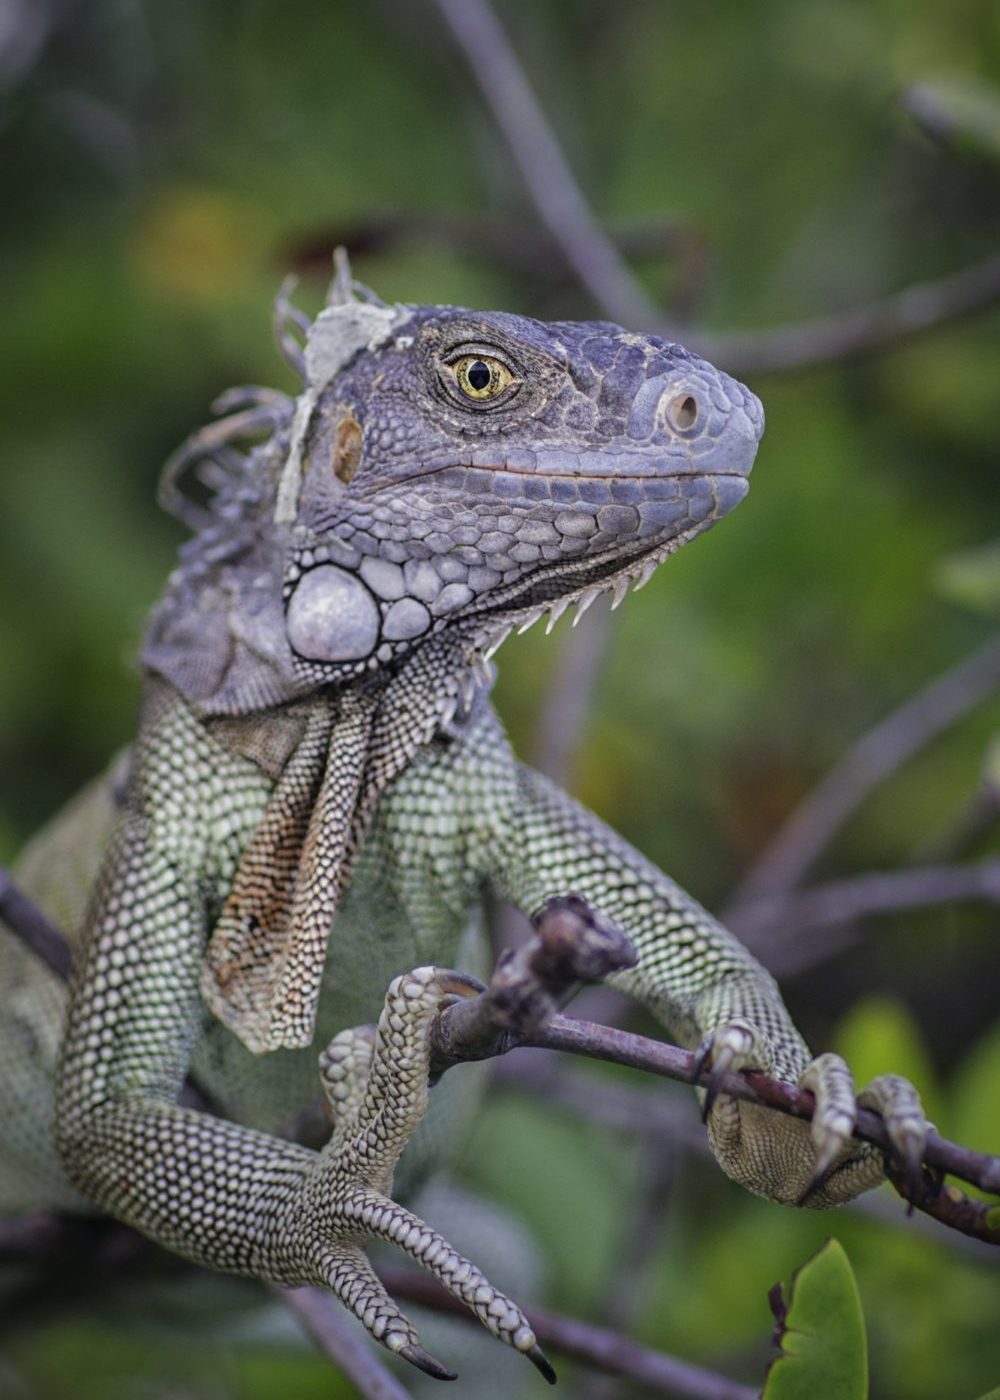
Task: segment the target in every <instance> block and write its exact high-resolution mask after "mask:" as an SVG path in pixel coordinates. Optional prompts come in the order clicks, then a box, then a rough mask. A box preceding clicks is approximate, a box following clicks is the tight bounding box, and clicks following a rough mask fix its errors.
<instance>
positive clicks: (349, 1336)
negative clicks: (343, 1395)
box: [269, 1284, 476, 1400]
mask: <svg viewBox="0 0 1000 1400" xmlns="http://www.w3.org/2000/svg"><path fill="white" fill-rule="evenodd" d="M269 1291H270V1292H271V1293H272V1294H273V1295H274V1297H275V1298H277V1300H278V1301H279V1302H281V1303H283V1304H284V1305H285V1307H286V1308H288V1309H289V1311H290V1312H293V1313H294V1314H295V1316H296V1317H297V1318H298V1320H299V1322H300V1323H301V1324H302V1327H303V1329H304V1330H305V1332H306V1333H307V1334H308V1335H309V1336H310V1337H311V1338H312V1340H313V1341H314V1342H315V1343H316V1345H317V1347H318V1348H319V1350H320V1351H321V1352H322V1353H323V1355H324V1356H325V1357H326V1358H327V1359H328V1360H329V1361H332V1362H333V1364H334V1365H335V1366H336V1367H337V1369H338V1370H339V1371H340V1372H341V1373H342V1374H343V1375H345V1376H346V1377H347V1379H348V1380H349V1381H351V1382H353V1384H354V1385H355V1386H356V1387H357V1390H358V1394H359V1395H360V1396H363V1397H364V1400H410V1395H411V1392H410V1391H409V1390H407V1389H406V1388H405V1386H403V1385H401V1384H400V1382H399V1381H398V1380H397V1379H396V1377H395V1376H394V1375H393V1374H392V1373H391V1371H389V1370H388V1368H387V1367H386V1366H384V1365H383V1364H382V1362H381V1361H380V1360H379V1358H378V1356H377V1355H376V1354H375V1352H373V1351H372V1350H371V1348H370V1347H369V1346H368V1344H367V1342H366V1341H365V1338H364V1334H363V1333H361V1332H359V1331H358V1329H357V1327H356V1326H355V1324H354V1323H353V1322H352V1321H351V1319H350V1318H349V1317H348V1314H347V1313H346V1312H345V1311H344V1309H343V1308H342V1307H341V1305H340V1304H339V1303H336V1302H334V1300H333V1298H332V1297H331V1296H330V1294H329V1293H324V1292H323V1291H322V1290H321V1289H319V1288H308V1287H307V1288H279V1287H278V1286H277V1285H276V1284H272V1285H270V1286H269ZM442 1291H443V1290H442ZM475 1320H476V1319H475V1318H473V1321H475Z"/></svg>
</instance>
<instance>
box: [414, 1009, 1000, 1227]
mask: <svg viewBox="0 0 1000 1400" xmlns="http://www.w3.org/2000/svg"><path fill="white" fill-rule="evenodd" d="M448 1015H450V1012H448V1011H446V1012H444V1013H443V1017H442V1019H444V1017H447V1016H448ZM522 1044H524V1045H532V1046H536V1047H539V1048H542V1049H546V1050H562V1051H564V1052H566V1053H568V1054H570V1055H585V1056H587V1057H588V1058H589V1059H593V1060H607V1061H609V1062H610V1063H612V1064H618V1065H629V1066H631V1068H633V1069H643V1070H648V1071H649V1072H650V1073H651V1074H659V1075H662V1076H663V1077H664V1078H665V1079H677V1080H680V1081H682V1082H687V1083H689V1084H690V1083H694V1084H698V1085H700V1086H701V1087H703V1088H708V1087H709V1078H710V1073H711V1072H710V1071H708V1070H703V1071H702V1073H701V1075H700V1076H698V1077H697V1078H696V1077H695V1075H694V1069H695V1064H696V1060H697V1056H696V1055H695V1054H694V1052H693V1051H690V1050H682V1049H680V1047H679V1046H676V1045H668V1044H667V1043H666V1042H664V1041H658V1040H649V1039H648V1038H647V1037H646V1036H641V1035H634V1034H633V1033H632V1032H630V1031H623V1030H618V1029H615V1028H613V1027H611V1026H600V1025H595V1024H594V1023H593V1022H592V1021H577V1020H574V1019H573V1018H572V1017H569V1016H554V1017H553V1018H552V1020H551V1021H549V1023H548V1024H547V1025H546V1026H544V1027H543V1028H542V1030H540V1031H539V1032H537V1033H536V1034H534V1035H532V1036H531V1037H530V1038H528V1039H525V1040H524V1041H523V1042H522ZM719 1092H720V1093H722V1094H726V1095H729V1096H731V1097H732V1098H736V1099H745V1100H746V1101H747V1102H748V1103H756V1104H759V1105H761V1106H763V1107H767V1108H773V1109H777V1110H778V1111H779V1112H781V1113H788V1114H790V1115H791V1116H792V1117H794V1118H805V1119H811V1118H812V1115H813V1110H814V1108H815V1103H814V1100H813V1096H812V1094H811V1093H809V1091H808V1090H806V1089H798V1088H796V1087H795V1086H794V1085H792V1084H783V1083H782V1082H781V1081H780V1080H777V1079H771V1078H770V1077H769V1076H768V1075H766V1074H758V1073H757V1072H755V1071H750V1070H744V1071H743V1072H741V1073H740V1074H727V1075H724V1076H723V1078H722V1080H721V1082H720V1085H719ZM854 1135H855V1137H858V1138H861V1139H862V1140H863V1141H865V1142H870V1143H873V1144H874V1145H875V1146H876V1147H878V1148H881V1150H882V1151H883V1152H891V1151H892V1144H891V1142H890V1140H889V1135H888V1133H887V1131H886V1127H885V1124H884V1122H883V1121H882V1118H881V1117H880V1115H879V1114H877V1113H874V1112H872V1110H871V1109H867V1108H859V1109H858V1115H857V1124H856V1127H855V1134H854ZM924 1162H925V1164H926V1165H927V1166H929V1167H932V1168H935V1169H936V1170H938V1171H942V1172H949V1173H950V1174H951V1175H953V1176H958V1177H961V1178H962V1180H963V1181H968V1182H971V1183H972V1184H973V1185H974V1186H978V1187H979V1188H980V1189H981V1190H983V1191H989V1192H992V1193H996V1194H1000V1157H992V1156H990V1155H989V1154H988V1153H985V1152H975V1151H973V1150H972V1149H971V1148H968V1147H962V1146H960V1145H959V1144H958V1143H954V1142H949V1141H948V1140H947V1139H946V1138H942V1137H939V1136H938V1134H937V1133H935V1132H933V1131H931V1132H930V1133H929V1135H928V1139H927V1147H926V1150H925V1152H924ZM995 1235H996V1242H998V1243H1000V1229H996V1230H995Z"/></svg>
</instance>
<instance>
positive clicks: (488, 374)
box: [448, 355, 514, 403]
mask: <svg viewBox="0 0 1000 1400" xmlns="http://www.w3.org/2000/svg"><path fill="white" fill-rule="evenodd" d="M448 368H449V369H450V370H451V372H452V374H453V375H454V376H455V382H456V383H457V384H458V387H459V388H460V389H461V391H462V393H463V394H465V396H466V398H470V399H476V400H477V401H478V402H479V403H482V402H484V401H485V400H486V399H495V398H496V397H497V396H498V395H499V394H502V393H503V391H504V390H505V389H506V388H508V387H509V386H510V385H511V384H513V383H514V376H513V374H511V372H510V370H509V369H508V368H507V366H506V365H505V364H504V362H503V360H498V359H497V358H496V356H495V355H462V357H461V358H460V359H458V360H455V361H454V362H453V363H452V364H450V365H449V366H448Z"/></svg>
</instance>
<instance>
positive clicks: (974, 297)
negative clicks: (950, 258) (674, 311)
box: [685, 256, 1000, 374]
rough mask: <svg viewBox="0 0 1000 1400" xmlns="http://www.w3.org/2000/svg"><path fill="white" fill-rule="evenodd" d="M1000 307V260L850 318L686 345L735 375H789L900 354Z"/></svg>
mask: <svg viewBox="0 0 1000 1400" xmlns="http://www.w3.org/2000/svg"><path fill="white" fill-rule="evenodd" d="M997 301H1000V256H997V257H991V258H986V259H985V260H984V261H983V262H979V263H974V264H973V266H972V267H966V268H962V269H961V270H960V271H959V272H952V273H949V274H948V275H947V276H945V277H940V278H938V279H936V280H934V281H930V282H918V283H915V284H914V285H913V286H911V287H906V288H904V290H903V291H901V292H896V293H894V294H892V295H890V296H886V297H883V298H881V299H880V300H878V301H873V302H869V303H868V304H866V305H864V306H856V307H852V308H851V309H850V310H849V311H841V312H834V313H833V314H832V315H829V316H819V317H816V318H815V319H814V320H808V321H799V322H792V323H790V324H788V325H782V326H769V327H767V328H765V329H762V330H749V331H716V332H713V331H697V330H692V331H690V332H689V333H688V334H687V335H686V336H685V343H686V344H687V345H689V346H690V348H691V349H692V350H697V351H698V353H699V354H702V355H704V356H705V357H706V358H707V359H709V360H712V361H714V362H715V363H716V364H720V365H722V366H723V367H724V368H726V369H728V370H730V371H731V372H732V373H733V374H765V373H769V374H789V373H796V372H798V371H800V370H805V369H814V368H815V367H816V366H817V365H824V364H830V363H833V362H835V361H837V360H849V359H856V358H857V357H858V356H860V355H871V354H873V353H875V352H876V351H879V350H890V349H893V348H894V347H895V346H897V345H899V344H900V343H901V342H903V341H905V340H909V339H911V338H912V337H913V336H915V335H920V334H923V333H926V332H927V331H930V330H935V329H936V328H937V327H938V326H943V325H945V324H946V323H947V322H949V321H955V320H958V318H959V317H962V316H968V315H970V314H971V313H972V312H974V311H981V310H983V309H984V308H985V307H987V306H991V305H992V304H993V303H995V302H997Z"/></svg>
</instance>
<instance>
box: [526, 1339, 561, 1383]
mask: <svg viewBox="0 0 1000 1400" xmlns="http://www.w3.org/2000/svg"><path fill="white" fill-rule="evenodd" d="M524 1354H525V1356H526V1357H527V1358H528V1360H529V1361H530V1362H531V1364H532V1366H534V1367H535V1369H536V1370H537V1371H540V1372H541V1374H542V1375H543V1376H544V1377H545V1379H546V1380H547V1381H548V1383H549V1385H555V1383H556V1381H557V1380H558V1379H559V1377H558V1376H557V1375H556V1373H555V1370H554V1368H553V1366H552V1364H551V1363H550V1361H549V1359H548V1357H547V1356H546V1355H545V1353H544V1351H542V1349H541V1347H540V1346H539V1345H538V1343H537V1342H536V1343H535V1345H534V1346H533V1347H529V1348H528V1350H527V1351H526V1352H525V1353H524Z"/></svg>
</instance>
